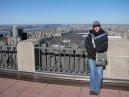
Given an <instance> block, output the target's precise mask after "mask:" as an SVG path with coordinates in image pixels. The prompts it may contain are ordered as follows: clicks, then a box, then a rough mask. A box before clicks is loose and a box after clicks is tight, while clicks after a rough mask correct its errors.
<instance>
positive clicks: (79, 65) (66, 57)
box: [35, 47, 89, 75]
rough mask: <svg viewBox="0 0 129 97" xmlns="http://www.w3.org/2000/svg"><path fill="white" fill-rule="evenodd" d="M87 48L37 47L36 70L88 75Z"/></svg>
mask: <svg viewBox="0 0 129 97" xmlns="http://www.w3.org/2000/svg"><path fill="white" fill-rule="evenodd" d="M85 52H86V51H85V49H80V48H79V49H72V48H49V47H35V63H36V71H40V72H47V73H61V74H77V75H87V74H88V72H89V71H88V70H89V69H88V65H87V54H86V53H85Z"/></svg>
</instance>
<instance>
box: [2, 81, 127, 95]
mask: <svg viewBox="0 0 129 97" xmlns="http://www.w3.org/2000/svg"><path fill="white" fill-rule="evenodd" d="M0 97H129V91H121V90H112V89H102V90H101V93H100V94H99V95H98V96H90V95H89V87H85V86H84V87H79V86H68V85H56V84H47V83H38V82H29V81H22V80H14V79H6V78H0Z"/></svg>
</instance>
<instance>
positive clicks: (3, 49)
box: [0, 46, 17, 69]
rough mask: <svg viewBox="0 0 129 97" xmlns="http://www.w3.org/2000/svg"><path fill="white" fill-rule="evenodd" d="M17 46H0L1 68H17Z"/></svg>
mask: <svg viewBox="0 0 129 97" xmlns="http://www.w3.org/2000/svg"><path fill="white" fill-rule="evenodd" d="M16 55H17V51H16V46H0V68H3V69H17V59H16Z"/></svg>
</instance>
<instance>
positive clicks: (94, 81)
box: [88, 59, 103, 92]
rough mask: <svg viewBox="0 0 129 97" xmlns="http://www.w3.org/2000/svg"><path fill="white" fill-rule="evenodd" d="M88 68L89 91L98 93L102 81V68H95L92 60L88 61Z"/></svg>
mask: <svg viewBox="0 0 129 97" xmlns="http://www.w3.org/2000/svg"><path fill="white" fill-rule="evenodd" d="M88 62H89V66H90V91H94V92H100V89H101V85H102V79H103V66H96V62H95V60H93V59H88Z"/></svg>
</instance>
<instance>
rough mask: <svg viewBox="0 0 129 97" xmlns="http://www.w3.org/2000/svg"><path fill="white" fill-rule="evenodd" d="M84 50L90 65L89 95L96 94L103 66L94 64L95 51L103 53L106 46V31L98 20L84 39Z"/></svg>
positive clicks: (98, 90)
mask: <svg viewBox="0 0 129 97" xmlns="http://www.w3.org/2000/svg"><path fill="white" fill-rule="evenodd" d="M85 47H86V51H87V53H88V63H89V67H90V92H89V94H90V95H98V94H99V92H100V89H101V84H102V79H103V68H104V67H103V66H102V65H99V64H96V61H95V59H96V52H97V53H103V52H106V51H107V48H108V36H107V33H106V32H105V31H104V30H103V29H102V28H101V25H100V23H99V22H98V21H94V23H93V29H92V30H90V31H89V34H88V36H87V38H86V41H85Z"/></svg>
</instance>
